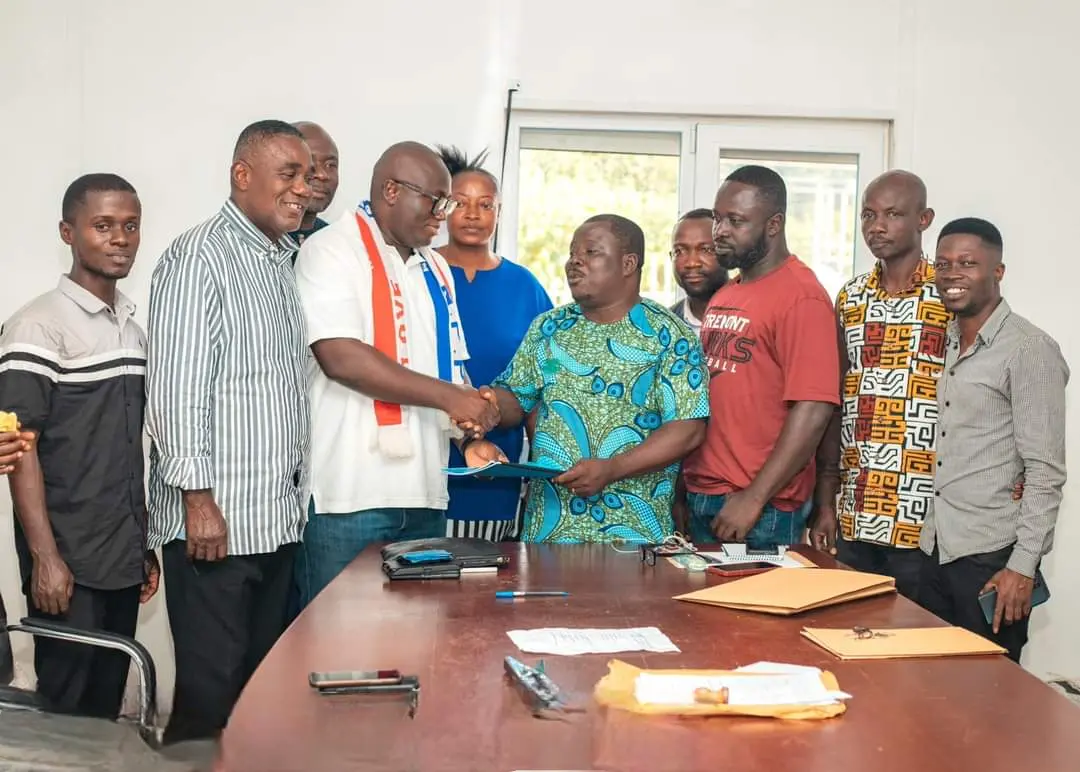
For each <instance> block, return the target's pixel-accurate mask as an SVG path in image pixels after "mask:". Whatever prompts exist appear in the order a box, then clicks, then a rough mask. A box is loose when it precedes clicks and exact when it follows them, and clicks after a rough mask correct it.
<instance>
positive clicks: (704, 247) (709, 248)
mask: <svg viewBox="0 0 1080 772" xmlns="http://www.w3.org/2000/svg"><path fill="white" fill-rule="evenodd" d="M668 254H669V255H671V259H672V260H682V259H685V258H687V257H690V256H691V255H693V254H698V255H701V256H702V257H716V245H715V244H698V245H696V246H685V245H683V244H678V245H676V246H675V247H674V248H673V249H672V250H671V251H670V252H669V253H668Z"/></svg>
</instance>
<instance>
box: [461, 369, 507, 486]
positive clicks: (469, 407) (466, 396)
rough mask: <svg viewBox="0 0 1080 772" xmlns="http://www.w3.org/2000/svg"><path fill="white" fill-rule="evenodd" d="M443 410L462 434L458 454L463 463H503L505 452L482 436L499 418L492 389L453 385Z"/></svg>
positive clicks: (485, 464) (475, 464) (505, 459)
mask: <svg viewBox="0 0 1080 772" xmlns="http://www.w3.org/2000/svg"><path fill="white" fill-rule="evenodd" d="M446 412H447V413H448V414H449V416H450V420H451V421H453V422H454V424H455V425H456V426H457V427H458V428H459V429H461V431H462V432H464V433H465V440H466V444H465V446H464V447H463V448H462V451H461V454H462V456H463V457H464V458H465V464H466V465H467V466H470V467H477V466H487V465H488V464H490V463H492V462H498V463H503V464H505V463H507V461H508V459H507V458H506V454H505V453H503V452H502V451H501V450H500V449H499V446H498V445H496V444H495V443H493V442H490V441H489V440H485V439H483V437H484V435H485V434H487V433H488V432H489V431H491V430H492V429H494V428H495V427H496V426H498V425H499V421H500V420H501V419H502V416H501V414H500V413H499V402H498V399H496V397H495V390H494V389H492V388H491V387H490V386H481V387H480V388H479V389H474V388H473V387H472V386H457V387H455V392H454V398H453V399H452V400H451V401H450V403H449V404H448V405H447V411H446Z"/></svg>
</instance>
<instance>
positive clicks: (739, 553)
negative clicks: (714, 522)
mask: <svg viewBox="0 0 1080 772" xmlns="http://www.w3.org/2000/svg"><path fill="white" fill-rule="evenodd" d="M779 552H780V554H779V555H747V554H746V545H745V544H725V545H724V548H723V551H722V552H702V553H700V554H702V555H704V556H705V557H708V558H712V559H713V560H714V561H716V563H718V564H720V565H725V566H727V565H732V564H733V563H758V562H760V563H771V564H773V565H774V566H777V567H778V568H806V566H805V565H804V564H802V563H800V562H799V561H798V560H796V559H795V558H793V557H791V556H790V555H788V554H787V550H786V549H785V548H784V547H780V548H779Z"/></svg>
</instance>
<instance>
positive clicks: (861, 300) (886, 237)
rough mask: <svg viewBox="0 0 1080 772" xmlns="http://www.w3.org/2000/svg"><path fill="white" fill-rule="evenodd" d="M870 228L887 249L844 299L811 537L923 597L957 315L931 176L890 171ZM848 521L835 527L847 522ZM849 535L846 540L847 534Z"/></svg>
mask: <svg viewBox="0 0 1080 772" xmlns="http://www.w3.org/2000/svg"><path fill="white" fill-rule="evenodd" d="M860 219H861V223H862V233H863V237H864V238H865V239H866V243H867V246H869V247H870V251H871V253H873V255H874V257H876V258H877V259H878V263H877V265H876V266H875V267H874V269H873V270H872V271H870V272H868V273H865V274H862V275H860V276H856V277H855V278H853V279H852V280H851V281H849V282H847V284H845V285H844V287H843V289H842V290H840V294H839V296H838V297H837V300H836V313H837V321H838V325H839V336H840V355H841V356H840V360H841V373H842V378H841V381H842V385H841V389H842V397H843V405H842V407H841V408H840V409H839V410H838V411H837V414H836V416H835V418H834V420H833V422H832V424H831V426H830V428H829V430H828V431H827V432H826V435H825V439H824V440H823V441H822V447H821V449H820V450H819V453H818V455H819V459H818V461H819V463H818V486H817V496H816V498H817V509H818V514H817V518H816V520H814V525H813V527H812V528H811V540H812V542H813V543H814V545H815V546H816V547H817V548H818V549H828V548H830V547H833V546H835V550H836V554H837V557H838V558H839V559H840V560H841V561H843V562H844V563H846V564H848V565H849V566H851V567H853V568H856V569H858V570H861V571H870V572H873V573H879V574H887V575H889V576H892V577H894V578H895V579H896V588H897V590H898V591H899V592H900V593H902V594H903V595H905V596H906V597H909V598H913V597H914V595H915V592H916V588H917V584H918V577H919V569H920V566H921V563H922V560H921V555H920V552H919V549H918V547H919V534H920V532H921V529H922V524H923V519H924V518H925V516H926V512H927V508H928V507H929V506H930V501H931V499H932V497H933V495H934V493H933V492H934V465H935V463H936V459H935V445H936V433H937V429H936V427H937V412H938V410H937V381H938V378H939V376H940V375H941V370H942V367H943V364H944V360H945V332H946V328H947V326H948V323H949V319H950V318H951V317H950V314H949V313H948V311H946V310H945V306H944V305H943V304H942V302H941V297H940V295H939V294H938V291H937V288H936V287H935V286H934V269H933V266H932V265H930V264H928V262H927V260H926V257H925V256H924V255H923V252H922V234H923V233H924V232H925V231H926V229H927V228H929V227H930V224H931V223H932V222H933V220H934V210H933V209H930V208H929V207H927V205H926V186H925V185H924V184H923V181H922V180H921V179H919V178H918V177H917V176H915V175H914V174H911V173H909V172H903V171H890V172H886V173H885V174H883V175H881V176H880V177H878V178H877V179H875V180H874V181H873V182H871V183H870V185H869V186H868V187H867V188H866V192H865V193H864V194H863V205H862V210H861V213H860ZM838 522H839V531H840V533H839V534H837V523H838ZM838 536H839V538H837V537H838Z"/></svg>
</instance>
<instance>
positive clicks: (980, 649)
mask: <svg viewBox="0 0 1080 772" xmlns="http://www.w3.org/2000/svg"><path fill="white" fill-rule="evenodd" d="M802 635H803V637H804V638H807V639H808V640H810V641H812V642H814V643H816V644H817V645H818V646H820V647H821V648H823V649H825V650H826V651H828V652H830V653H831V654H833V655H835V656H837V657H839V658H840V659H910V658H915V657H959V656H977V655H987V654H1005V653H1006V651H1005V649H1003V648H1002V647H1001V646H998V645H997V644H996V643H994V642H993V641H989V640H987V639H986V638H983V637H982V636H981V635H977V634H976V633H973V632H971V631H970V630H965V629H964V628H962V627H907V628H894V629H873V630H871V629H869V628H856V629H851V628H847V629H838V628H818V627H804V628H803V630H802Z"/></svg>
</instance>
